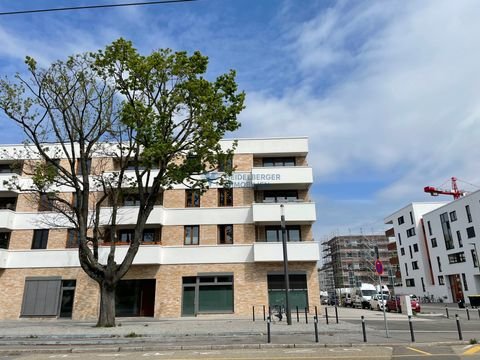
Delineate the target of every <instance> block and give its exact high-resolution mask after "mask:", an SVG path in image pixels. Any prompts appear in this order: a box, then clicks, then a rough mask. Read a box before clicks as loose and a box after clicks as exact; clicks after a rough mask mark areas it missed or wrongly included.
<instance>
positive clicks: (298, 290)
mask: <svg viewBox="0 0 480 360" xmlns="http://www.w3.org/2000/svg"><path fill="white" fill-rule="evenodd" d="M288 280H289V283H290V292H289V300H290V302H289V304H290V308H291V309H294V308H295V307H297V306H298V308H299V309H302V310H303V309H305V308H307V309H308V286H307V276H306V275H305V274H290V275H289V277H288ZM267 281H268V304H269V305H270V306H271V307H273V306H279V307H280V306H281V307H284V306H285V277H284V276H283V274H281V275H276V274H274V275H273V274H272V275H268V276H267Z"/></svg>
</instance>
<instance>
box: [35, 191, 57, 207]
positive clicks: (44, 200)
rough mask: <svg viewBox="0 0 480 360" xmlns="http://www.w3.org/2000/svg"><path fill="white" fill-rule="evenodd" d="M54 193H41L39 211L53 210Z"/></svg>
mask: <svg viewBox="0 0 480 360" xmlns="http://www.w3.org/2000/svg"><path fill="white" fill-rule="evenodd" d="M53 202H54V200H53V195H51V194H40V201H39V204H38V211H52V210H53Z"/></svg>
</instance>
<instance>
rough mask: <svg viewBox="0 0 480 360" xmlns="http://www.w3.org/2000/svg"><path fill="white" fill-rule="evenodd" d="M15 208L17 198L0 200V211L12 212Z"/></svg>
mask: <svg viewBox="0 0 480 360" xmlns="http://www.w3.org/2000/svg"><path fill="white" fill-rule="evenodd" d="M16 206H17V198H15V197H5V198H0V210H13V211H15V208H16Z"/></svg>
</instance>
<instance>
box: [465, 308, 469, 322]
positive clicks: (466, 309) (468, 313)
mask: <svg viewBox="0 0 480 360" xmlns="http://www.w3.org/2000/svg"><path fill="white" fill-rule="evenodd" d="M465 311H466V312H467V320H470V312H469V311H468V308H466V309H465Z"/></svg>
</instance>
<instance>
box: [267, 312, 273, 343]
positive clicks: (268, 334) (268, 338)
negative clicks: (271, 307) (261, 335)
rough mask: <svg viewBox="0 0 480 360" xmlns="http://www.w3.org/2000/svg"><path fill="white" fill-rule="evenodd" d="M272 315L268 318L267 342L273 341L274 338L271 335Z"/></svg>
mask: <svg viewBox="0 0 480 360" xmlns="http://www.w3.org/2000/svg"><path fill="white" fill-rule="evenodd" d="M270 319H271V318H270V316H269V317H268V318H267V343H269V344H270V343H271V342H272V339H271V337H270V321H271V320H270Z"/></svg>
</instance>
